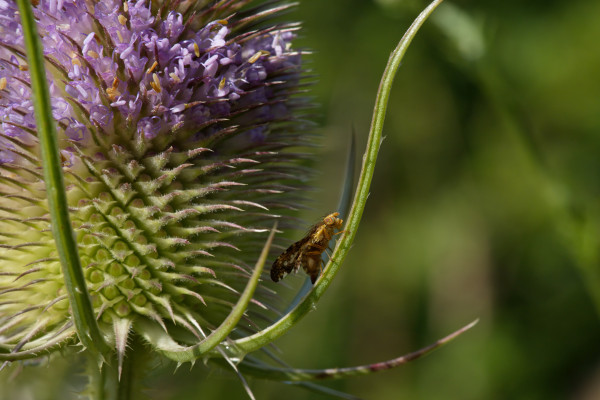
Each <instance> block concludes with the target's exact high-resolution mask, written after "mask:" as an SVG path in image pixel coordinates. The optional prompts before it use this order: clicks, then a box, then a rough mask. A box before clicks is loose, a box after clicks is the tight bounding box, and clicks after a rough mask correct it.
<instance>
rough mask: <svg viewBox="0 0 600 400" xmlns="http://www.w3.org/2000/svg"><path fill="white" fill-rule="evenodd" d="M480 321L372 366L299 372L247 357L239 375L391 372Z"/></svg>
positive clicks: (300, 377)
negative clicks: (241, 373)
mask: <svg viewBox="0 0 600 400" xmlns="http://www.w3.org/2000/svg"><path fill="white" fill-rule="evenodd" d="M477 322H479V320H475V321H472V322H470V323H468V324H467V325H465V326H463V327H462V328H460V329H458V330H456V331H454V332H452V333H451V334H449V335H447V336H445V337H443V338H442V339H439V340H437V341H435V342H434V343H432V344H430V345H429V346H426V347H423V348H422V349H419V350H416V351H413V352H412V353H408V354H405V355H403V356H400V357H396V358H394V359H391V360H387V361H383V362H377V363H374V364H368V365H360V366H356V367H346V368H327V369H299V368H281V367H273V366H270V365H268V364H266V363H264V362H262V361H260V360H258V359H253V358H251V357H247V358H246V359H244V361H242V362H241V363H240V364H238V368H239V370H240V371H241V372H244V373H246V374H248V375H251V376H254V377H257V378H264V379H269V380H282V381H293V382H298V381H315V380H324V379H340V378H350V377H353V376H358V375H368V374H372V373H374V372H379V371H385V370H387V369H392V368H395V367H398V366H400V365H403V364H406V363H408V362H410V361H413V360H416V359H418V358H421V357H423V356H425V355H427V354H429V353H431V352H432V351H434V350H436V349H438V348H440V347H442V346H443V345H445V344H447V343H448V342H450V341H452V340H454V339H456V338H457V337H458V336H460V335H462V334H463V333H465V332H466V331H468V330H469V329H471V328H472V327H474V326H475V325H476V324H477ZM213 362H216V363H221V364H222V361H221V360H213Z"/></svg>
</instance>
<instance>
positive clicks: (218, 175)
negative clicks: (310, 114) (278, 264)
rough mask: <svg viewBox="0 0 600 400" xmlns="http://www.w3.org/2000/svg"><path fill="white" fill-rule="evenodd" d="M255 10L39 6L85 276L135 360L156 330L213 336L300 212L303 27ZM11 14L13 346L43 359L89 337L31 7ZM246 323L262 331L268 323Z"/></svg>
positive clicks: (11, 8)
mask: <svg viewBox="0 0 600 400" xmlns="http://www.w3.org/2000/svg"><path fill="white" fill-rule="evenodd" d="M204 3H206V2H199V3H198V4H204ZM247 3H250V2H249V1H235V2H234V1H226V2H224V1H222V2H218V3H215V4H214V5H208V4H206V5H203V6H201V5H197V4H193V3H188V2H182V3H177V4H176V5H174V4H171V3H169V2H165V3H157V2H149V1H137V2H127V1H125V2H122V1H111V0H109V1H98V2H96V1H92V2H90V1H84V0H75V1H68V2H63V1H54V0H48V1H47V0H42V1H41V2H40V3H39V4H37V6H35V8H34V10H35V11H34V15H35V17H36V19H37V22H38V30H39V33H40V36H41V40H42V43H43V48H44V58H45V61H46V69H47V77H48V83H49V89H50V94H51V98H52V113H53V117H54V119H55V121H56V124H57V131H58V139H59V147H60V154H61V159H62V169H63V173H64V179H65V185H66V193H67V198H68V206H69V211H70V217H71V221H72V226H73V229H74V232H75V235H76V239H77V243H78V250H79V255H80V257H81V264H82V267H83V270H84V275H85V278H86V283H87V287H88V289H89V293H90V296H91V300H92V304H93V308H94V311H95V316H96V318H97V319H98V323H99V327H100V329H101V331H102V332H103V333H104V335H106V336H107V337H109V338H110V340H109V343H111V345H112V346H113V347H116V348H119V349H120V351H124V346H125V343H126V341H127V336H128V335H129V334H131V332H133V331H136V330H137V329H141V328H139V327H140V326H144V329H145V330H152V329H153V328H156V329H155V330H154V331H153V332H155V334H154V335H149V336H148V340H149V341H150V343H151V344H152V345H155V346H158V345H159V344H158V342H159V341H164V340H165V337H168V339H169V340H175V339H174V338H173V333H172V332H179V334H180V335H181V336H184V337H192V338H193V337H195V338H197V339H196V340H199V339H202V338H203V335H207V334H208V333H210V332H211V331H212V330H213V329H214V328H215V327H216V326H218V325H219V324H220V323H221V322H222V320H223V319H224V317H225V316H227V315H228V313H229V311H230V309H231V307H232V305H233V304H234V303H235V302H236V300H237V299H238V298H239V294H240V292H241V291H242V290H243V289H244V287H245V284H246V282H247V281H248V278H249V277H250V275H251V273H252V267H253V266H254V263H255V261H256V259H257V257H258V255H259V254H260V250H261V249H262V247H263V244H264V242H265V240H266V238H267V234H268V231H269V229H270V228H271V227H272V226H273V223H274V221H275V220H276V219H281V218H280V216H281V215H282V213H283V215H285V214H286V213H287V214H290V213H289V211H290V210H292V209H294V208H296V207H297V204H298V203H300V202H301V199H300V195H299V193H300V191H299V189H300V188H302V187H303V186H304V185H305V181H306V180H307V171H305V169H304V168H303V167H302V166H301V165H300V162H301V156H300V155H299V154H298V153H297V152H294V148H297V147H299V146H303V145H305V144H306V143H307V141H309V140H310V138H311V134H310V133H308V130H307V123H305V122H303V121H302V113H303V110H304V109H306V106H307V104H308V103H307V101H306V100H305V99H303V98H302V97H301V96H299V95H298V94H299V92H300V90H299V87H300V86H299V85H300V80H301V78H302V67H301V53H300V52H299V51H297V50H295V49H294V48H293V47H292V40H293V39H294V36H295V33H294V31H295V30H296V25H294V24H280V25H276V24H272V23H271V24H269V20H270V18H271V17H273V16H274V15H276V14H277V13H278V12H280V11H282V10H284V9H285V8H286V7H284V6H281V5H277V4H275V3H276V2H270V7H262V8H255V9H249V8H248V4H247ZM173 6H175V9H173V10H169V7H173ZM242 6H243V7H244V8H243V9H242ZM259 7H260V4H259ZM0 13H1V15H2V18H1V20H0V30H1V31H2V39H1V41H0V87H1V92H0V114H1V115H0V120H1V124H2V128H1V131H0V194H1V198H0V246H1V256H0V259H1V263H2V272H1V273H0V330H1V331H2V333H1V335H2V336H0V345H1V346H2V347H3V348H4V349H5V351H13V350H15V349H16V350H19V351H21V352H23V351H26V350H30V351H31V350H36V351H37V352H41V351H42V350H48V349H50V348H60V347H61V346H62V345H63V344H64V343H66V342H68V341H75V342H76V341H77V337H76V332H75V328H74V326H73V323H72V320H71V316H70V311H69V301H68V298H67V293H66V291H65V288H64V282H63V277H62V273H61V267H60V261H59V259H58V255H57V251H56V249H55V243H54V240H53V237H52V232H51V229H50V219H49V211H48V203H47V201H46V190H45V186H44V182H43V176H42V169H41V163H40V155H39V153H40V150H39V144H38V138H37V133H36V123H35V119H34V113H33V102H32V93H31V87H30V83H29V82H30V77H29V71H28V66H27V59H26V57H25V51H24V45H23V35H22V29H21V24H20V21H19V16H18V12H17V7H16V4H15V3H13V2H11V1H9V2H4V3H2V5H0ZM288 225H289V224H288ZM279 227H280V228H284V229H285V228H286V227H287V225H286V221H285V218H284V219H283V220H282V221H281V222H280V224H279ZM266 276H267V275H265V277H266ZM271 285H274V284H273V283H271ZM272 296H273V289H272V288H271V289H270V288H268V287H267V286H264V285H261V286H260V287H259V289H258V291H257V293H256V294H255V296H254V298H255V300H254V301H253V304H252V305H251V306H250V309H253V308H256V309H257V310H258V309H260V310H261V313H262V314H266V316H265V317H264V318H266V319H272V318H274V317H275V315H276V314H275V310H273V309H270V307H269V306H268V304H269V301H270V300H269V297H272ZM247 318H248V321H247V323H246V324H244V326H246V327H248V328H247V329H249V330H254V329H255V328H256V327H257V325H255V324H257V323H258V322H262V321H256V322H254V321H253V320H251V319H250V318H249V317H247ZM158 332H162V333H161V334H159V333H158ZM154 339H156V342H155V343H153V340H154Z"/></svg>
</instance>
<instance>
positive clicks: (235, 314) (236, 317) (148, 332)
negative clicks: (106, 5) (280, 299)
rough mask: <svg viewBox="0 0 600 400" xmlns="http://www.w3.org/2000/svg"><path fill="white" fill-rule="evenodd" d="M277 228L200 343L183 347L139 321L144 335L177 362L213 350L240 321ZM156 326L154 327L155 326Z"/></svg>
mask: <svg viewBox="0 0 600 400" xmlns="http://www.w3.org/2000/svg"><path fill="white" fill-rule="evenodd" d="M276 230H277V223H275V224H274V225H273V229H271V233H270V234H269V238H268V239H267V241H266V243H265V245H264V247H263V249H262V252H261V253H260V257H259V258H258V261H257V262H256V266H255V267H254V271H253V272H252V276H251V277H250V279H249V280H248V283H247V284H246V288H245V289H244V291H243V292H242V295H241V296H240V298H239V300H238V302H237V303H236V305H235V306H234V307H233V309H232V310H231V312H230V313H229V315H228V316H227V318H225V320H223V322H222V323H221V325H219V327H218V328H217V329H215V330H214V331H212V332H211V334H210V335H208V336H207V337H206V338H205V339H204V340H202V341H201V342H200V343H198V344H196V345H193V346H190V347H183V346H180V345H178V344H177V343H175V341H173V340H169V339H168V338H164V337H163V332H162V331H157V330H156V329H153V328H152V326H151V324H145V323H144V322H141V325H143V326H144V329H143V330H142V331H143V332H144V336H145V337H146V338H147V339H150V338H151V336H152V335H154V336H155V337H154V339H152V340H150V342H151V343H159V345H158V346H157V350H158V351H159V352H161V353H162V354H164V355H165V356H166V357H168V358H170V359H172V360H174V361H177V362H193V361H195V360H197V359H198V358H199V357H201V356H203V355H205V354H206V353H208V352H210V351H211V350H213V349H214V348H215V347H217V345H218V344H219V343H221V342H222V341H224V340H225V339H226V338H227V336H229V334H230V333H231V331H232V330H233V329H234V328H235V326H236V325H237V323H238V322H239V321H240V319H241V318H242V316H243V315H244V312H246V309H247V308H248V304H249V303H250V300H251V299H252V296H253V295H254V290H255V289H256V286H257V285H258V281H259V280H260V276H261V274H262V271H263V267H264V266H265V262H266V261H267V256H268V255H269V249H270V248H271V243H273V237H274V236H275V231H276ZM155 328H156V327H155Z"/></svg>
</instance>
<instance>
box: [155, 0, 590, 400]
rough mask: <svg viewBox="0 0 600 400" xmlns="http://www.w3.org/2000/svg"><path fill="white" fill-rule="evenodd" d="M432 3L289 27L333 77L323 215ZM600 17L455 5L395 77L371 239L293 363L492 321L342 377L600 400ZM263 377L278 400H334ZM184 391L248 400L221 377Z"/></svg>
mask: <svg viewBox="0 0 600 400" xmlns="http://www.w3.org/2000/svg"><path fill="white" fill-rule="evenodd" d="M427 4H428V2H427V1H425V0H302V1H301V2H300V6H299V7H298V9H297V10H295V11H294V12H293V13H292V14H290V15H288V16H287V18H289V19H292V20H301V21H303V23H304V30H303V33H302V37H301V38H300V39H299V40H298V41H297V44H298V45H300V46H302V47H305V48H308V49H311V50H312V51H313V54H312V55H311V56H309V57H308V60H309V61H308V64H307V66H308V67H309V68H310V69H312V70H313V71H314V73H315V74H317V75H318V77H319V78H318V82H317V84H316V85H314V87H313V88H312V89H313V91H312V93H313V95H314V96H315V100H316V102H317V103H318V104H319V108H318V109H317V111H316V112H317V118H318V122H319V124H320V128H319V129H320V130H321V131H322V133H323V141H322V145H323V146H322V148H321V149H320V155H319V157H318V159H317V161H316V165H315V166H316V168H317V169H318V171H319V176H318V179H317V182H316V186H317V187H318V188H319V190H318V191H317V192H316V194H315V195H314V198H315V199H316V200H315V201H314V203H313V204H311V206H312V209H311V210H309V211H307V212H306V213H305V215H304V216H305V218H306V219H307V220H309V221H310V220H313V221H314V220H317V219H318V218H319V217H320V216H322V215H323V214H326V213H328V212H330V211H331V210H334V209H335V207H336V204H337V199H338V196H339V190H340V189H339V188H340V187H341V180H342V177H343V174H344V172H343V170H344V166H345V163H346V156H347V152H348V145H349V138H350V135H351V131H352V128H353V127H354V128H355V130H356V132H357V141H358V145H359V146H358V148H359V152H360V155H359V156H358V157H357V165H358V164H359V163H360V161H361V156H362V151H363V150H364V145H365V143H366V138H367V133H368V129H369V124H370V120H371V113H372V109H373V104H374V99H375V93H376V90H377V87H378V84H379V79H380V77H381V73H382V71H383V69H384V67H385V64H386V61H387V58H388V56H389V53H390V51H391V50H392V49H393V48H394V47H395V46H396V44H397V42H398V41H399V39H400V38H401V36H402V34H403V33H404V31H405V30H406V29H407V28H408V26H409V25H410V23H411V22H412V20H413V19H414V18H415V17H416V15H417V14H418V13H419V12H420V10H422V9H423V8H425V7H426V5H427ZM599 16H600V2H598V1H597V0H572V1H568V2H565V1H551V0H538V1H535V0H528V1H521V0H509V1H500V2H499V1H493V0H487V1H484V0H462V1H449V0H447V1H445V4H443V5H442V6H440V8H439V9H438V10H437V11H436V12H435V13H434V15H433V16H432V18H431V19H430V20H429V21H428V22H426V23H425V26H424V27H423V28H422V30H421V31H420V32H419V33H418V34H417V37H416V39H415V40H414V41H413V43H412V45H411V47H410V49H409V50H408V53H407V55H406V56H405V58H404V62H403V65H402V66H401V67H400V69H399V72H398V75H397V76H396V80H395V84H394V89H393V92H392V96H391V99H390V104H389V107H388V114H387V119H386V124H385V127H384V135H385V136H386V138H385V140H384V142H383V145H382V147H381V152H380V156H379V159H378V162H377V168H376V171H375V176H374V180H373V185H372V188H371V196H370V198H369V201H368V203H367V207H366V209H365V213H364V216H363V222H362V225H361V228H360V230H359V231H358V232H357V235H356V241H355V244H354V248H353V250H352V251H351V253H350V255H349V257H348V259H347V261H346V263H345V264H344V265H343V266H342V268H341V269H340V272H339V274H338V276H337V278H336V280H335V281H334V282H333V284H332V286H331V288H330V290H329V291H328V292H327V293H326V294H325V296H324V298H323V299H322V300H321V301H320V303H319V305H318V306H317V309H316V311H315V312H312V313H310V314H309V315H308V316H307V317H306V318H305V319H304V320H302V321H301V322H300V323H299V324H298V326H296V328H295V329H293V330H292V331H291V333H289V334H288V335H287V336H285V337H284V338H282V339H281V340H279V341H278V342H277V345H278V347H279V348H280V349H281V351H282V354H281V355H282V357H283V358H284V359H285V360H286V361H288V362H289V363H290V364H292V365H293V366H296V367H300V368H326V367H333V366H352V365H360V364H365V363H372V362H376V361H380V360H385V359H388V358H392V357H396V356H399V355H401V354H404V353H407V352H410V351H413V350H416V349H418V348H420V347H422V346H425V345H427V344H429V343H431V342H433V341H434V340H436V339H438V338H440V337H442V336H444V335H446V334H448V333H450V332H451V331H453V330H455V329H458V328H459V327H460V326H462V325H464V324H466V323H468V322H470V321H472V320H473V319H475V318H479V319H480V322H479V324H478V325H477V326H476V327H475V328H474V329H473V330H471V331H470V332H468V333H466V334H465V335H463V336H462V337H460V338H458V339H457V340H455V341H454V342H452V343H450V344H449V345H447V346H446V347H444V348H442V349H440V350H438V351H436V352H434V353H432V354H431V355H429V356H427V357H425V358H423V359H420V360H417V361H415V362H412V363H409V364H407V365H404V366H402V367H399V368H397V369H395V370H391V371H386V372H381V373H379V374H375V375H370V376H364V377H358V378H352V379H346V380H342V381H336V382H325V384H326V385H329V386H330V387H333V388H336V389H338V390H342V391H345V392H348V393H351V394H354V395H356V396H359V397H361V398H365V399H428V400H429V399H462V400H476V399H513V400H515V399H527V400H534V399H544V400H549V399H573V400H597V399H600V323H599V321H600V320H599V316H600V258H599V253H598V250H599V249H600V247H599V244H600V225H599V222H600V219H599V217H600V207H599V206H600V204H599V202H598V200H599V197H598V195H599V194H600V23H599V19H598V17H599ZM302 278H303V277H301V276H299V277H298V282H297V283H300V281H301V279H302ZM292 279H293V278H292ZM182 374H183V373H182ZM167 382H172V377H169V379H168V381H167V380H165V384H166V385H167V387H170V388H171V389H172V386H171V385H169V384H168V383H167ZM182 382H183V381H182ZM188 382H189V381H188ZM250 384H251V387H252V388H253V390H254V391H255V394H256V395H257V397H258V398H260V399H283V398H285V399H290V400H291V399H298V400H300V399H325V398H328V397H326V396H322V395H317V394H314V393H311V392H307V391H305V390H303V389H301V388H298V387H296V386H291V385H285V384H281V383H273V382H264V381H257V380H253V381H250ZM179 387H180V388H181V392H180V395H181V396H182V398H183V397H184V396H186V395H187V396H190V397H189V398H199V397H195V396H194V393H195V395H196V396H200V397H202V398H204V399H225V398H244V396H245V395H244V393H243V391H242V389H241V387H240V385H239V383H237V382H236V379H235V378H232V377H231V376H230V375H222V376H221V375H219V374H218V373H217V374H215V373H213V374H212V375H211V376H209V377H208V379H205V380H203V381H197V380H194V381H191V382H190V383H186V384H185V385H183V386H179ZM171 389H166V391H167V393H168V392H169V391H170V390H171ZM170 393H171V394H172V393H173V392H170ZM165 398H168V395H165ZM171 398H172V397H171Z"/></svg>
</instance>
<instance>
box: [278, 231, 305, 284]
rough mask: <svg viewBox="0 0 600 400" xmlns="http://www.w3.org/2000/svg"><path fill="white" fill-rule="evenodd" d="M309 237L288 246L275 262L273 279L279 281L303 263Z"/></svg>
mask: <svg viewBox="0 0 600 400" xmlns="http://www.w3.org/2000/svg"><path fill="white" fill-rule="evenodd" d="M306 241H307V238H303V239H302V240H299V241H297V242H295V243H293V244H292V245H291V246H290V247H288V248H287V250H286V251H284V252H283V253H282V254H281V255H280V256H279V257H277V259H276V260H275V262H274V263H273V266H272V267H271V279H272V280H273V282H278V281H279V280H280V279H282V278H283V277H284V276H285V275H286V274H289V273H290V272H292V271H293V270H294V269H297V268H298V267H299V266H300V265H301V264H302V249H303V247H304V244H305V243H306Z"/></svg>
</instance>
